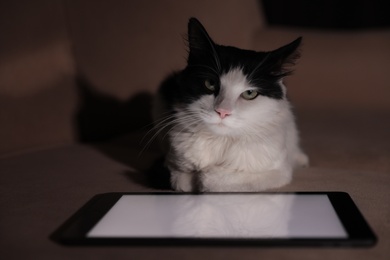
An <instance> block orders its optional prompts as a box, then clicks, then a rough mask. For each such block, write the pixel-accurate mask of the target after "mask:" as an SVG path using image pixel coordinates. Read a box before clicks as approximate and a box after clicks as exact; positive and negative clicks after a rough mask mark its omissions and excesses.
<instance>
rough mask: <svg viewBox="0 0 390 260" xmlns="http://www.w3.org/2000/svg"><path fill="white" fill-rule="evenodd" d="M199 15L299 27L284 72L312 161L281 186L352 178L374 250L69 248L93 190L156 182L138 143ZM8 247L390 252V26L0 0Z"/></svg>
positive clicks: (231, 24)
mask: <svg viewBox="0 0 390 260" xmlns="http://www.w3.org/2000/svg"><path fill="white" fill-rule="evenodd" d="M190 16H195V17H197V18H199V19H200V20H201V21H202V22H203V24H204V25H205V26H206V28H207V29H208V31H209V33H210V35H211V36H212V37H213V38H214V40H215V41H216V42H218V43H221V44H225V45H234V46H237V47H241V48H248V49H255V50H271V49H274V48H277V47H279V46H281V45H283V44H285V43H287V42H289V41H291V40H293V39H295V38H296V37H298V36H303V37H304V44H303V46H302V58H301V60H300V62H299V63H298V65H297V67H296V73H295V75H294V76H292V77H290V78H289V79H288V80H287V84H288V91H289V96H290V98H291V100H292V102H293V104H294V107H295V111H296V116H297V120H298V124H299V127H300V129H301V136H302V143H303V147H304V149H305V150H306V151H307V153H308V154H309V156H310V159H311V166H310V167H309V168H306V169H301V170H298V171H297V172H296V173H295V178H294V180H293V182H292V183H291V184H290V185H288V186H286V187H283V188H281V189H279V190H283V191H333V190H335V191H345V192H348V193H349V194H350V195H351V196H352V197H353V199H354V200H355V202H356V204H357V205H358V207H359V208H360V209H361V211H362V213H363V215H364V216H365V217H366V218H367V220H368V222H369V223H370V225H371V226H372V228H373V229H374V231H375V232H376V233H377V235H378V238H379V242H378V244H377V245H376V246H375V247H373V248H369V249H351V248H350V249H333V248H326V249H317V248H299V249H291V248H272V249H271V248H270V249H265V248H261V249H260V248H240V247H230V248H221V247H216V248H214V247H194V248H187V247H120V248H115V247H114V248H91V247H85V248H84V247H78V248H69V247H63V246H60V245H57V244H56V243H54V242H52V241H51V240H50V239H49V235H50V234H51V232H53V231H54V230H55V229H56V228H57V227H58V226H59V225H60V224H62V223H63V221H64V220H65V219H67V218H68V217H69V216H70V215H72V214H73V213H74V212H75V211H76V210H77V209H78V208H79V207H81V206H82V205H83V204H84V203H85V202H86V201H87V200H88V199H89V198H90V197H92V196H93V195H94V194H97V193H104V192H111V191H133V192H146V191H155V189H153V188H151V187H150V186H148V185H147V183H146V181H145V174H144V172H145V170H146V169H148V167H150V165H151V164H152V162H153V160H154V159H155V158H157V157H158V156H159V151H158V149H157V148H156V147H155V146H154V145H151V146H150V147H149V148H148V149H146V150H144V151H143V152H142V153H141V154H140V151H141V150H142V148H143V147H144V145H145V142H141V143H140V140H141V139H142V137H143V136H144V135H145V131H146V129H147V128H146V127H145V126H146V125H148V124H149V123H150V117H149V109H150V101H151V98H152V95H153V93H154V92H155V91H156V89H157V86H158V84H159V82H160V81H161V79H162V78H163V77H164V76H165V75H166V74H167V73H170V72H171V71H173V70H176V69H180V68H182V67H183V66H184V64H185V56H186V51H185V44H184V40H183V38H182V36H183V35H184V34H185V32H186V24H187V20H188V18H189V17H190ZM0 39H1V40H0V156H1V159H0V193H1V196H0V252H1V258H2V259H29V258H31V259H84V258H91V259H109V258H111V259H122V258H123V259H125V258H126V259H129V258H130V259H155V258H156V257H158V258H159V259H180V258H185V259H202V258H205V259H206V258H212V259H235V258H237V259H261V258H265V257H269V258H271V259H279V258H280V259H290V258H291V259H302V258H304V257H309V258H311V259H313V258H315V259H386V258H387V257H388V256H389V255H390V249H389V247H388V246H389V244H390V204H389V198H390V140H389V133H390V117H389V116H390V102H389V98H390V87H389V86H390V84H389V79H388V75H389V73H390V70H389V69H390V47H389V46H390V30H385V29H381V30H364V31H330V30H326V31H323V30H322V31H320V30H313V29H311V30H305V29H297V28H287V27H278V28H275V27H271V26H268V25H267V23H266V22H265V19H264V15H263V11H262V8H261V5H259V3H258V2H257V1H255V0H245V1H241V0H227V1H222V0H218V1H206V0H199V1H176V0H164V1H151V0H147V1H124V0H123V1H85V0H83V1H61V0H53V1H52V0H46V1H45V0H39V1H27V0H24V1H22V0H21V1H8V2H5V1H3V3H1V4H0Z"/></svg>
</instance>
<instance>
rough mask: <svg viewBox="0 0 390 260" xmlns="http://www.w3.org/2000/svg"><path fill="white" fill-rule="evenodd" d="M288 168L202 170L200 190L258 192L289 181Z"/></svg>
mask: <svg viewBox="0 0 390 260" xmlns="http://www.w3.org/2000/svg"><path fill="white" fill-rule="evenodd" d="M291 178H292V172H291V170H289V169H274V170H266V171H260V172H256V173H255V172H228V171H220V170H217V171H212V172H203V173H202V175H201V177H200V190H201V191H202V192H258V191H264V190H267V189H272V188H278V187H281V186H284V185H286V184H288V183H289V182H290V181H291Z"/></svg>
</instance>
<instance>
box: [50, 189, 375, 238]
mask: <svg viewBox="0 0 390 260" xmlns="http://www.w3.org/2000/svg"><path fill="white" fill-rule="evenodd" d="M52 239H54V240H55V241H57V242H60V243H62V244H67V245H253V246H372V245H374V244H375V243H376V236H375V234H374V233H373V231H372V230H371V228H370V227H369V225H368V224H367V222H366V221H365V219H364V218H363V216H362V214H361V213H360V211H359V210H358V208H357V207H356V205H355V204H354V202H353V201H352V199H351V197H350V196H349V195H348V194H347V193H343V192H296V193H202V194H189V193H147V194H145V193H141V194H140V193H106V194H99V195H96V196H95V197H93V198H92V199H91V200H90V201H89V202H88V203H87V204H86V205H84V206H83V207H82V208H81V209H80V210H79V211H78V212H77V213H76V214H75V215H74V216H72V217H71V218H70V219H69V220H68V221H66V222H65V223H64V224H63V225H62V226H61V227H60V228H59V229H58V230H57V231H55V232H54V233H53V235H52Z"/></svg>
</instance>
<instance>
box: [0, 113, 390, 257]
mask: <svg viewBox="0 0 390 260" xmlns="http://www.w3.org/2000/svg"><path fill="white" fill-rule="evenodd" d="M297 116H298V119H299V122H300V126H301V130H302V141H303V144H304V148H305V150H306V151H307V152H308V154H309V156H310V158H311V166H310V167H309V168H306V169H300V170H298V171H296V172H295V175H294V180H293V182H292V183H291V184H289V185H287V186H286V187H283V188H281V189H278V190H277V191H345V192H348V193H349V194H350V195H351V196H352V198H353V199H354V200H355V202H356V204H357V205H358V207H359V208H360V210H361V211H362V213H363V215H364V216H365V217H366V219H367V221H368V222H369V224H370V225H371V226H372V228H373V229H374V231H375V232H376V234H377V235H378V238H379V242H378V244H377V245H376V246H375V247H373V248H369V249H361V248H360V249H359V248H349V249H348V248H343V249H340V248H325V249H324V248H298V249H292V248H245V247H244V248H242V247H229V248H225V247H172V246H171V247H131V246H130V247H114V248H106V247H103V248H102V247H100V248H99V247H92V248H91V247H64V246H60V245H57V244H56V243H54V242H52V241H50V239H49V235H50V234H51V233H52V232H53V231H54V230H55V229H56V228H57V227H58V226H59V225H60V224H62V223H63V222H64V221H65V220H66V219H67V218H68V217H70V216H71V215H72V214H73V213H74V212H75V211H76V210H77V209H79V208H80V207H81V206H82V205H83V204H84V203H85V202H86V201H87V200H88V199H89V198H91V197H92V196H93V195H95V194H97V193H104V192H112V191H135V192H147V191H156V190H153V189H151V188H149V187H148V186H147V185H146V183H145V178H144V175H143V172H144V170H145V169H147V168H148V167H149V166H150V165H151V163H152V161H153V160H154V159H155V158H156V157H158V155H159V153H158V151H157V150H156V147H155V146H151V147H150V148H149V149H148V150H146V151H144V152H143V153H142V155H140V156H139V151H140V148H141V147H142V145H140V144H139V141H140V139H141V137H142V136H143V135H144V133H140V134H139V135H136V136H128V137H127V138H125V139H120V140H117V141H113V142H110V143H106V144H100V145H98V146H81V145H72V146H63V147H58V148H55V149H49V150H42V151H39V152H34V153H26V154H23V155H20V156H13V157H10V158H7V159H3V160H1V161H0V172H1V175H0V192H1V194H0V209H1V210H0V231H1V232H0V234H1V239H0V248H1V251H2V256H3V257H5V258H6V259H22V258H25V257H26V256H34V258H39V259H83V258H86V257H89V258H94V259H107V258H115V259H128V258H132V259H139V258H142V259H154V258H155V257H156V255H158V257H159V258H160V259H172V258H185V259H199V258H210V257H212V258H215V259H242V258H244V259H259V258H263V257H270V258H272V259H302V258H303V257H309V258H315V259H346V258H353V259H386V258H387V256H388V254H389V253H390V250H389V248H388V244H389V243H390V207H389V204H388V203H386V201H387V200H388V198H389V197H390V189H389V186H390V175H389V170H390V162H389V158H390V144H389V142H388V140H387V139H386V136H387V133H388V132H389V130H390V126H389V124H388V123H387V124H383V121H382V120H383V119H384V118H387V115H384V116H385V117H383V116H378V115H366V116H359V117H358V118H357V119H358V120H356V118H354V117H353V116H351V115H348V114H347V115H339V116H334V115H332V114H330V115H329V114H321V113H315V114H308V113H304V112H298V113H297ZM368 125H369V126H370V127H367V126H368Z"/></svg>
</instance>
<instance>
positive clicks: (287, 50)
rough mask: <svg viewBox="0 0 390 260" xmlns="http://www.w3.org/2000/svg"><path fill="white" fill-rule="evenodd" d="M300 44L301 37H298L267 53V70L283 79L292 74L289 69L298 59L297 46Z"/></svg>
mask: <svg viewBox="0 0 390 260" xmlns="http://www.w3.org/2000/svg"><path fill="white" fill-rule="evenodd" d="M301 42H302V37H299V38H297V39H296V40H294V41H292V42H291V43H289V44H287V45H285V46H283V47H280V48H279V49H276V50H274V51H272V52H269V53H268V55H269V56H268V63H269V66H268V68H269V69H270V72H271V74H273V75H275V76H278V77H284V76H287V75H289V74H290V73H291V72H292V70H291V67H292V66H293V65H295V63H296V61H297V60H298V59H299V57H300V51H299V46H300V44H301Z"/></svg>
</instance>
